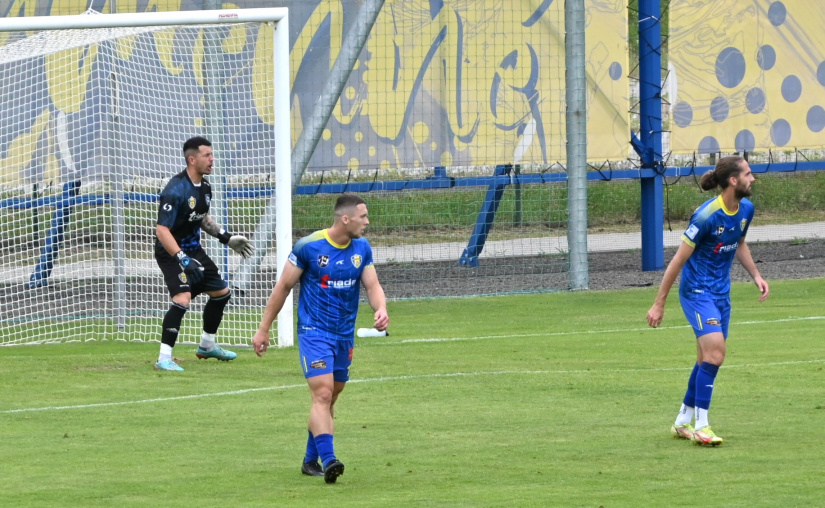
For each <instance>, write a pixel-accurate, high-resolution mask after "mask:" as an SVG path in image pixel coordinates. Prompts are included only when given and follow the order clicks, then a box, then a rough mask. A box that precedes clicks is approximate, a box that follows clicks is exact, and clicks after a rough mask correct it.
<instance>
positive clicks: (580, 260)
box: [564, 0, 589, 289]
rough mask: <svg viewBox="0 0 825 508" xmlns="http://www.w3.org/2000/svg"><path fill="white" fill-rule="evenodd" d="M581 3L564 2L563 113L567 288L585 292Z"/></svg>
mask: <svg viewBox="0 0 825 508" xmlns="http://www.w3.org/2000/svg"><path fill="white" fill-rule="evenodd" d="M584 14H585V12H584V0H566V1H565V2H564V29H565V38H564V54H565V61H566V63H565V70H566V73H565V75H566V80H565V81H566V82H565V84H566V87H567V91H566V96H565V98H566V103H567V112H566V114H565V123H566V126H567V212H568V223H567V245H568V247H569V249H570V252H569V256H570V261H569V267H568V281H569V283H568V285H569V287H570V289H587V286H588V284H589V273H588V264H587V100H586V95H585V94H586V91H587V88H586V86H587V84H586V72H585V65H586V61H585V37H584V28H585V23H584Z"/></svg>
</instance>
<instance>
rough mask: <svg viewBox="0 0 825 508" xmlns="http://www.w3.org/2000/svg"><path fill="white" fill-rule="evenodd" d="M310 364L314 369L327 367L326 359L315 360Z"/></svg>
mask: <svg viewBox="0 0 825 508" xmlns="http://www.w3.org/2000/svg"><path fill="white" fill-rule="evenodd" d="M309 366H310V367H311V368H313V369H326V368H327V362H325V361H324V360H315V361H314V362H312V363H310V364H309Z"/></svg>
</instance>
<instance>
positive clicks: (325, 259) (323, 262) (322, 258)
mask: <svg viewBox="0 0 825 508" xmlns="http://www.w3.org/2000/svg"><path fill="white" fill-rule="evenodd" d="M328 264H329V256H327V255H326V254H321V255H319V256H318V266H320V267H321V268H326V267H327V265H328Z"/></svg>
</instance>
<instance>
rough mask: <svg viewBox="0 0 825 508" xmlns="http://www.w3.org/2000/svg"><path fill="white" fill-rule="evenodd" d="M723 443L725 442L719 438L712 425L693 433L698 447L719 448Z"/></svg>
mask: <svg viewBox="0 0 825 508" xmlns="http://www.w3.org/2000/svg"><path fill="white" fill-rule="evenodd" d="M722 441H724V440H723V439H722V438H721V437H719V436H717V435H716V434H715V433H714V432H713V430H711V428H710V425H708V426H707V427H702V428H701V429H696V430H695V431H694V432H693V442H695V443H696V444H698V445H711V446H717V445H720V444H722Z"/></svg>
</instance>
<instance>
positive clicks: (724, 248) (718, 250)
mask: <svg viewBox="0 0 825 508" xmlns="http://www.w3.org/2000/svg"><path fill="white" fill-rule="evenodd" d="M738 246H739V244H738V243H729V244H727V245H724V244H723V243H722V242H719V243H717V244H716V247H714V248H713V252H714V253H715V254H723V253H725V252H731V251H735V250H736V248H737V247H738Z"/></svg>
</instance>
